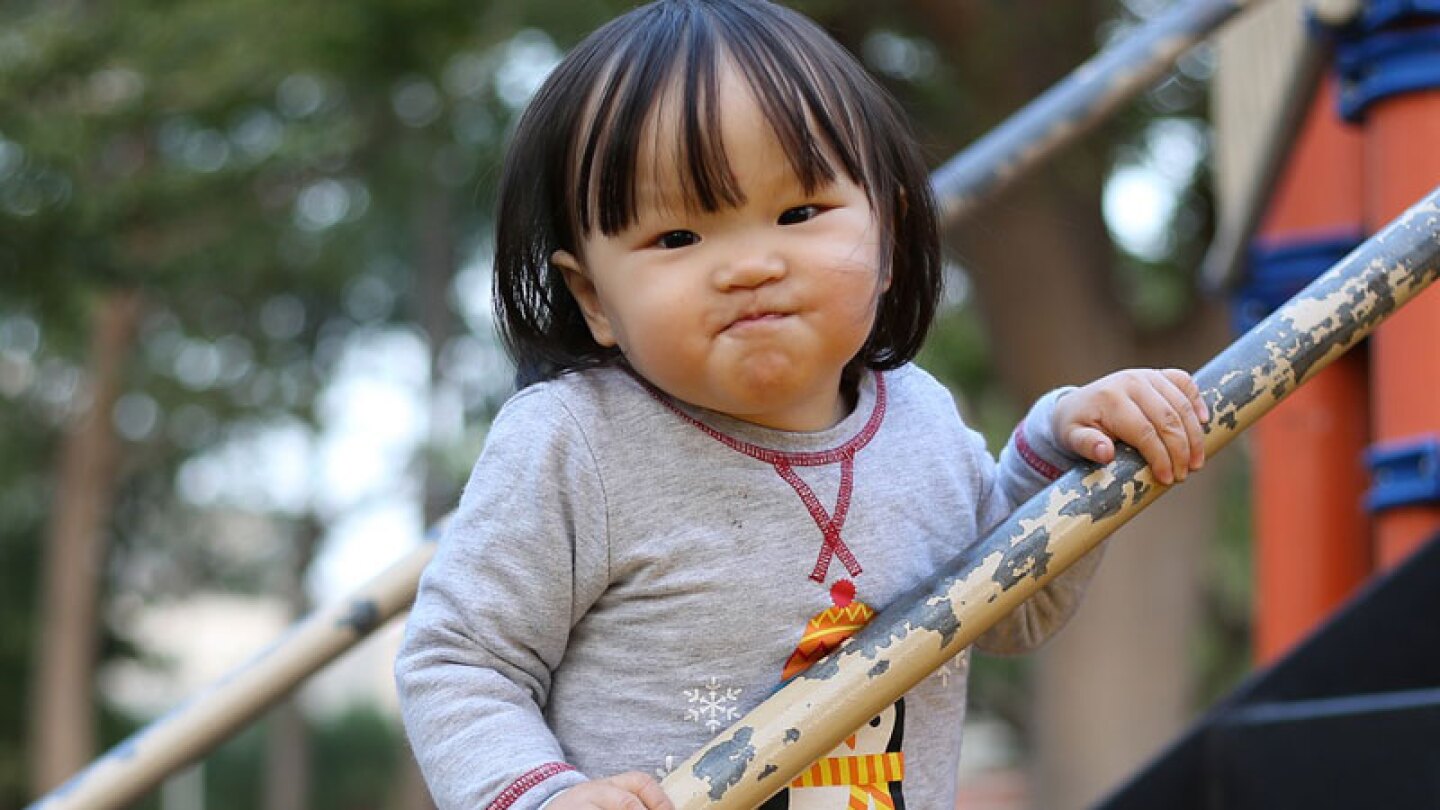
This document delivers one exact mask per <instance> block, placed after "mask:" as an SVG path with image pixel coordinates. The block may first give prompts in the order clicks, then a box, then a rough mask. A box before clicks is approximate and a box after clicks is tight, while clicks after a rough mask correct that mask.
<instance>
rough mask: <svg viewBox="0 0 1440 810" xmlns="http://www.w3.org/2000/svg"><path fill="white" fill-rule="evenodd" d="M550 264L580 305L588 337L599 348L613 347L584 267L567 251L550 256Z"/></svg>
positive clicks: (592, 285) (607, 319)
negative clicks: (598, 345) (557, 270)
mask: <svg viewBox="0 0 1440 810" xmlns="http://www.w3.org/2000/svg"><path fill="white" fill-rule="evenodd" d="M550 263H551V264H553V265H555V266H556V267H558V268H560V273H561V275H563V276H564V277H565V286H566V287H569V288H570V294H571V295H572V296H574V297H575V301H576V302H577V303H578V304H580V314H582V315H584V316H585V325H586V326H588V327H590V336H591V337H593V338H595V342H596V343H598V344H600V345H601V346H604V347H606V348H610V347H612V346H614V345H615V333H614V331H613V330H611V328H610V319H609V318H608V317H606V315H605V310H604V308H602V307H601V306H600V294H599V293H598V292H596V290H595V282H594V281H592V280H591V279H590V276H589V275H588V274H587V273H586V272H585V266H584V265H583V264H581V263H580V260H579V259H577V258H576V257H575V255H574V254H572V253H570V252H569V251H567V250H557V251H555V252H554V253H552V254H550Z"/></svg>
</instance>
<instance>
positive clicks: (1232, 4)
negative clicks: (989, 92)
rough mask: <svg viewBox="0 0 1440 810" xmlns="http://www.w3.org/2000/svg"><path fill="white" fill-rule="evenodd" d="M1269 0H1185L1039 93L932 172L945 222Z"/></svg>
mask: <svg viewBox="0 0 1440 810" xmlns="http://www.w3.org/2000/svg"><path fill="white" fill-rule="evenodd" d="M1263 2H1265V0H1181V2H1178V3H1175V4H1174V5H1172V6H1171V7H1170V8H1169V9H1167V10H1166V11H1164V12H1163V13H1161V14H1160V15H1158V16H1156V17H1155V18H1154V19H1152V20H1150V21H1149V22H1147V23H1145V24H1144V25H1143V26H1141V27H1140V28H1139V30H1137V31H1135V32H1134V33H1133V34H1130V35H1129V36H1127V37H1125V38H1124V39H1123V40H1121V41H1120V42H1117V43H1116V44H1114V45H1112V46H1110V47H1108V48H1106V49H1105V50H1103V51H1101V52H1100V53H1098V54H1096V55H1095V56H1094V57H1093V58H1091V59H1090V61H1088V62H1086V63H1085V64H1083V65H1081V66H1080V67H1078V68H1076V69H1075V70H1073V71H1072V72H1071V73H1070V75H1068V76H1066V77H1065V78H1064V79H1061V80H1060V81H1059V82H1058V83H1056V84H1055V85H1054V86H1052V87H1051V88H1050V89H1048V90H1046V91H1045V92H1044V93H1042V94H1040V96H1038V97H1037V98H1036V99H1035V100H1034V101H1032V102H1030V103H1029V104H1027V105H1025V107H1024V108H1022V109H1021V110H1020V111H1019V112H1017V113H1015V114H1014V115H1012V116H1011V117H1010V118H1009V119H1007V120H1006V121H1005V122H1004V123H1002V124H1001V125H1000V126H998V127H996V128H995V129H993V130H991V131H989V132H988V133H986V134H985V135H984V136H982V137H981V138H980V139H979V140H977V141H975V143H973V144H971V145H970V146H968V147H966V149H965V150H964V151H963V152H961V153H960V154H958V155H956V156H955V157H953V158H951V159H950V160H949V161H947V162H946V163H945V164H944V165H942V166H941V167H940V168H939V169H936V170H935V172H934V173H933V174H932V175H931V176H930V182H931V185H932V186H933V187H934V189H935V198H936V201H937V202H938V203H939V205H940V212H941V217H942V220H943V221H944V223H945V224H946V225H953V224H954V223H956V222H957V221H959V220H961V219H963V218H965V217H966V216H968V215H970V214H971V213H974V211H975V210H976V209H977V208H978V207H979V206H980V205H981V204H982V203H984V202H986V201H987V200H989V199H990V198H991V197H994V196H995V195H996V194H998V193H1000V192H1001V191H1002V190H1004V189H1005V188H1006V187H1007V186H1009V185H1010V184H1011V183H1012V182H1014V181H1016V180H1018V179H1020V178H1021V177H1023V176H1025V175H1026V174H1028V173H1029V172H1030V171H1031V170H1032V169H1034V168H1035V167H1037V166H1038V165H1040V164H1041V163H1042V162H1044V161H1045V160H1048V159H1049V158H1050V157H1051V156H1052V155H1054V154H1055V153H1056V152H1058V151H1059V150H1061V149H1062V148H1064V147H1066V146H1068V145H1070V144H1071V143H1073V142H1074V141H1076V140H1078V139H1079V138H1080V137H1081V136H1083V135H1084V134H1085V133H1087V132H1089V131H1090V130H1091V129H1093V128H1094V127H1095V125H1096V124H1098V123H1100V122H1101V121H1104V120H1105V119H1106V118H1108V117H1109V116H1110V114H1111V113H1113V112H1114V111H1115V110H1116V108H1118V107H1119V106H1120V105H1122V104H1124V103H1125V102H1127V101H1129V100H1130V99H1132V98H1134V97H1135V96H1136V95H1138V94H1139V93H1140V92H1141V91H1142V90H1145V89H1146V88H1148V87H1150V86H1151V85H1153V84H1154V83H1155V80H1156V79H1158V78H1160V77H1161V76H1163V75H1164V74H1165V72H1166V71H1168V70H1170V68H1172V67H1173V66H1174V65H1175V62H1176V60H1178V59H1179V58H1180V56H1181V54H1183V53H1185V52H1186V51H1188V50H1190V48H1191V47H1192V46H1194V45H1195V44H1196V43H1198V42H1200V41H1201V40H1203V39H1205V38H1206V37H1207V36H1209V35H1210V34H1211V33H1213V32H1214V31H1215V29H1217V28H1219V27H1220V25H1221V24H1222V23H1224V22H1225V21H1226V20H1228V19H1230V18H1231V17H1233V16H1234V15H1235V14H1236V13H1238V12H1240V11H1242V10H1244V9H1246V8H1250V7H1254V6H1258V5H1261V3H1263Z"/></svg>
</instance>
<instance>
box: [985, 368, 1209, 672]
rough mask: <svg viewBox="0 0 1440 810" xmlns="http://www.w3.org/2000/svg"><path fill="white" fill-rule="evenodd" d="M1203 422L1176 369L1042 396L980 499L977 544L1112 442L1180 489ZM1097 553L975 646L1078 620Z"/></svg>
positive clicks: (1203, 412) (1014, 646)
mask: <svg viewBox="0 0 1440 810" xmlns="http://www.w3.org/2000/svg"><path fill="white" fill-rule="evenodd" d="M1208 418H1209V414H1208V411H1207V409H1206V407H1205V404H1204V402H1203V401H1202V400H1201V398H1200V390H1199V387H1198V386H1197V385H1196V384H1195V381H1194V380H1193V379H1192V378H1191V377H1190V375H1189V374H1187V373H1185V372H1184V371H1181V370H1179V369H1165V370H1156V369H1129V370H1126V371H1120V372H1116V373H1114V374H1111V375H1109V376H1106V377H1102V378H1101V379H1099V380H1096V381H1095V382H1093V383H1090V384H1089V385H1086V386H1084V387H1083V388H1066V389H1060V390H1057V391H1052V392H1051V393H1049V394H1046V395H1045V396H1044V397H1041V399H1040V400H1039V401H1037V402H1036V404H1035V407H1034V408H1032V409H1031V411H1030V413H1029V415H1028V416H1027V417H1026V418H1025V420H1024V421H1023V422H1022V423H1021V425H1020V427H1018V428H1017V429H1016V431H1015V433H1014V434H1013V435H1012V436H1011V438H1010V441H1009V442H1008V443H1007V444H1006V446H1005V449H1004V450H1003V451H1002V452H1001V454H1000V464H999V469H998V470H997V471H996V475H995V478H994V482H993V486H992V488H991V491H990V492H988V493H987V494H986V496H985V497H984V498H982V503H983V504H984V506H983V509H982V514H981V523H980V527H979V528H980V530H981V535H982V536H983V535H984V534H985V533H988V532H989V530H990V529H991V528H993V527H994V526H995V525H997V524H998V523H999V522H1000V521H1001V520H1003V519H1004V518H1005V517H1006V516H1007V515H1009V513H1010V512H1012V511H1014V509H1015V507H1017V506H1018V505H1019V504H1021V503H1023V502H1024V501H1025V500H1026V499H1028V498H1029V497H1030V496H1031V495H1034V494H1035V493H1036V492H1038V491H1039V490H1040V489H1041V488H1043V487H1044V486H1045V485H1046V484H1048V483H1049V482H1050V481H1051V480H1053V479H1055V478H1057V477H1059V476H1060V474H1061V473H1063V472H1064V471H1065V469H1068V468H1069V467H1071V466H1073V465H1074V464H1075V463H1076V462H1078V461H1079V460H1080V459H1082V458H1087V459H1089V460H1091V461H1094V462H1098V463H1108V462H1109V461H1111V460H1112V459H1114V457H1115V441H1117V440H1118V441H1123V442H1125V443H1126V444H1129V445H1131V446H1132V447H1135V448H1136V449H1137V450H1139V451H1140V453H1141V455H1142V456H1144V458H1145V460H1146V462H1147V463H1148V464H1149V465H1150V466H1151V469H1152V470H1153V471H1154V472H1155V475H1156V478H1157V479H1159V480H1162V481H1165V482H1167V483H1169V482H1173V481H1183V480H1184V479H1185V477H1186V476H1187V475H1188V474H1189V473H1190V472H1191V471H1194V470H1198V469H1200V468H1201V467H1202V466H1203V465H1204V462H1205V450H1204V446H1203V443H1202V442H1203V438H1204V433H1203V430H1202V428H1201V425H1202V424H1203V423H1204V422H1205V421H1206V420H1207V419H1208ZM1166 479H1169V480H1168V481H1167V480H1166ZM1103 548H1104V546H1103V544H1102V545H1101V546H1100V547H1098V548H1096V549H1095V550H1094V551H1092V552H1090V553H1089V554H1087V555H1085V556H1084V557H1082V558H1080V559H1079V560H1077V561H1076V562H1075V563H1074V564H1073V565H1071V566H1070V568H1069V569H1068V570H1066V571H1065V573H1063V574H1061V575H1060V576H1058V577H1056V578H1055V579H1054V580H1052V581H1051V582H1050V584H1048V585H1046V586H1045V587H1044V588H1042V589H1041V590H1040V591H1039V592H1038V593H1036V594H1035V595H1034V596H1032V597H1031V598H1030V599H1028V600H1026V602H1025V603H1024V604H1023V605H1021V606H1020V607H1019V608H1017V609H1016V610H1015V611H1014V612H1013V613H1011V614H1010V615H1009V616H1007V617H1006V618H1005V619H1002V620H1001V621H1000V622H999V623H997V624H996V625H995V626H994V627H992V628H991V629H990V631H988V632H987V633H986V634H985V635H984V636H982V637H981V638H980V640H979V641H978V642H977V646H978V647H980V648H981V649H983V650H985V651H986V652H992V653H1001V654H1011V653H1020V652H1026V651H1028V650H1031V649H1034V648H1035V647H1038V646H1039V645H1040V644H1041V643H1043V642H1044V641H1045V639H1047V638H1049V637H1050V636H1051V635H1053V634H1054V633H1055V632H1056V631H1057V630H1059V629H1060V627H1062V626H1063V625H1064V624H1065V622H1066V621H1067V620H1068V619H1069V618H1070V616H1071V615H1072V614H1073V613H1074V612H1075V609H1076V607H1078V605H1079V603H1080V600H1081V598H1082V597H1083V595H1084V592H1085V587H1086V585H1087V584H1088V583H1089V581H1090V579H1091V578H1092V577H1093V576H1094V573H1095V569H1096V567H1097V566H1098V565H1099V563H1100V558H1101V556H1102V550H1103Z"/></svg>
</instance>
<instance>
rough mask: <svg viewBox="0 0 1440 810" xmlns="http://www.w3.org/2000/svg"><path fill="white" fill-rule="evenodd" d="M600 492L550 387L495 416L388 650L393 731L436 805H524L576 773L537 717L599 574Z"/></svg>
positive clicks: (603, 564) (450, 809)
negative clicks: (397, 726) (396, 644)
mask: <svg viewBox="0 0 1440 810" xmlns="http://www.w3.org/2000/svg"><path fill="white" fill-rule="evenodd" d="M602 505H603V494H602V493H601V492H600V491H599V482H598V479H597V476H596V474H595V470H594V464H593V459H592V458H591V456H590V454H589V451H588V448H587V447H586V445H585V443H584V437H583V436H582V435H581V434H580V433H579V431H578V430H577V429H576V428H575V426H574V424H573V420H569V417H568V415H567V413H566V412H565V411H564V409H563V408H562V407H560V406H559V405H558V404H557V403H555V402H553V401H552V400H551V398H550V397H549V396H545V395H521V396H519V397H517V398H515V399H513V400H511V402H510V403H508V404H507V405H506V407H505V408H504V409H503V410H502V412H501V414H500V415H499V416H497V418H496V420H495V422H494V424H493V425H492V427H491V431H490V435H489V437H488V438H487V441H486V446H485V450H484V452H483V453H482V454H481V458H480V460H479V462H478V463H477V464H476V467H475V471H474V473H473V475H472V476H471V479H470V481H469V483H468V484H467V485H466V488H465V493H464V496H463V497H462V499H461V502H460V505H459V507H458V509H457V510H456V513H455V515H454V516H453V517H452V518H451V520H450V521H449V524H448V526H447V527H446V531H445V535H444V537H442V538H441V540H440V541H439V546H438V548H437V550H436V554H435V558H434V560H433V561H432V562H431V563H430V565H429V567H427V569H426V571H425V575H424V577H423V578H422V580H421V584H420V590H419V592H418V594H417V595H416V600H415V605H414V607H413V609H412V610H411V613H410V619H409V622H408V624H407V628H406V636H405V641H404V643H403V645H402V647H401V649H400V652H399V654H398V656H397V658H396V665H395V670H396V683H397V688H398V692H399V695H400V703H401V709H402V715H403V717H404V721H405V730H406V732H407V734H408V736H409V739H410V742H411V745H412V747H413V749H414V751H415V757H416V760H417V762H419V764H420V766H421V770H422V772H423V773H424V775H425V780H426V783H427V785H428V786H429V788H430V791H431V794H432V796H433V797H434V799H435V802H436V805H437V806H438V807H439V808H441V810H487V808H497V810H498V808H506V809H507V810H535V808H537V807H538V806H539V805H540V804H541V803H543V802H544V801H545V800H546V799H548V798H550V797H551V796H553V795H555V794H556V793H558V792H559V791H561V790H563V789H565V788H567V787H570V786H573V785H578V784H581V783H584V782H585V780H586V777H585V776H584V775H582V774H580V773H578V772H577V771H576V770H575V768H574V767H572V766H571V765H570V764H569V763H567V761H566V757H565V753H564V750H563V749H562V747H561V745H560V743H559V741H558V740H557V738H556V736H555V734H554V733H553V732H552V730H551V729H550V727H549V725H548V724H547V722H546V718H545V715H544V707H545V705H546V704H547V702H548V700H549V698H550V693H551V686H552V676H553V673H554V671H555V669H556V667H557V666H559V664H560V661H561V660H562V659H563V658H564V655H565V651H566V648H567V646H568V645H569V642H570V629H571V627H572V626H573V625H574V623H575V621H576V620H577V618H578V617H579V616H581V615H583V614H584V612H585V610H587V609H588V607H589V606H590V605H591V604H592V603H593V601H594V599H595V598H596V597H597V596H598V594H599V593H600V592H601V590H603V588H604V585H605V581H606V578H607V577H608V568H607V566H608V562H607V559H606V545H605V542H606V534H605V521H604V509H603V506H602Z"/></svg>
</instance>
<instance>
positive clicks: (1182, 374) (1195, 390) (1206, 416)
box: [1160, 368, 1210, 424]
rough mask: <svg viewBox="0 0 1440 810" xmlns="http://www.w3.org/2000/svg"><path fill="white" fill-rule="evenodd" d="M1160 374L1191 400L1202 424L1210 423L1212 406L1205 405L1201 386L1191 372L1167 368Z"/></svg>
mask: <svg viewBox="0 0 1440 810" xmlns="http://www.w3.org/2000/svg"><path fill="white" fill-rule="evenodd" d="M1160 373H1161V374H1164V375H1165V379H1167V380H1169V381H1170V382H1172V383H1174V384H1175V386H1176V387H1177V388H1179V389H1180V391H1181V392H1182V393H1184V394H1185V397H1186V398H1187V399H1189V400H1190V406H1191V407H1192V408H1194V409H1195V416H1196V418H1198V419H1199V420H1200V422H1201V423H1202V424H1203V423H1205V422H1209V421H1210V406H1209V405H1206V404H1205V397H1204V396H1203V395H1201V393H1200V384H1199V383H1197V382H1195V378H1194V377H1192V376H1190V372H1188V371H1186V370H1185V369H1183V368H1167V369H1162V370H1161V372H1160Z"/></svg>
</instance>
